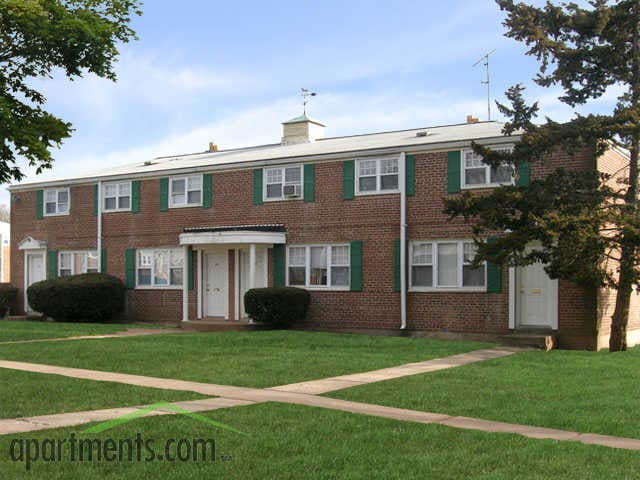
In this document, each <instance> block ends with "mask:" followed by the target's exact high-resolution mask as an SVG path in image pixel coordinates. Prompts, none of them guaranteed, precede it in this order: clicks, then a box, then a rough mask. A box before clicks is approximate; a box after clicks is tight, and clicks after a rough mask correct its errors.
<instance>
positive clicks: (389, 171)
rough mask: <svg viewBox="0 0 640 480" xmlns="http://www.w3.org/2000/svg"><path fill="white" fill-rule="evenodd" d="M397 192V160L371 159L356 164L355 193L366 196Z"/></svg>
mask: <svg viewBox="0 0 640 480" xmlns="http://www.w3.org/2000/svg"><path fill="white" fill-rule="evenodd" d="M397 191H398V159H397V158H395V157H394V158H371V159H362V160H358V161H357V162H356V192H358V193H361V194H367V193H385V192H397Z"/></svg>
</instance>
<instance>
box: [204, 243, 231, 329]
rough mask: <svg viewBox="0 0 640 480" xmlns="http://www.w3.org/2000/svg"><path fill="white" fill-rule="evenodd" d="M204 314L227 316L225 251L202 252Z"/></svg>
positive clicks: (227, 287) (227, 279)
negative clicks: (203, 266) (203, 259)
mask: <svg viewBox="0 0 640 480" xmlns="http://www.w3.org/2000/svg"><path fill="white" fill-rule="evenodd" d="M204 258H205V261H204V264H205V271H204V287H205V288H204V297H205V301H204V307H205V311H204V313H205V316H207V317H223V318H229V259H228V257H227V251H226V250H224V251H222V250H221V251H210V252H206V253H205V254H204Z"/></svg>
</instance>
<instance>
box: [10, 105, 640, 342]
mask: <svg viewBox="0 0 640 480" xmlns="http://www.w3.org/2000/svg"><path fill="white" fill-rule="evenodd" d="M283 126H284V134H283V138H282V141H281V143H278V144H274V145H262V146H257V147H249V148H239V149H233V150H221V151H218V150H217V147H216V146H215V145H211V146H210V149H209V151H207V152H204V153H198V154H193V155H180V156H172V157H162V158H156V159H154V160H151V161H147V162H137V163H133V164H130V165H126V166H116V167H113V168H111V169H109V170H105V171H102V172H97V173H93V174H90V175H84V176H79V177H76V178H70V179H65V180H60V181H49V182H40V183H31V184H23V185H15V186H13V187H11V192H12V197H13V203H12V206H11V221H12V235H13V242H14V244H16V245H18V248H16V249H15V252H14V254H13V257H12V272H13V273H12V282H13V283H14V284H15V285H16V286H18V287H19V288H20V289H21V290H22V291H23V292H24V291H25V290H26V287H27V286H28V285H29V284H31V283H32V282H34V281H37V280H41V279H43V278H45V277H46V276H49V277H55V276H58V275H71V274H77V273H82V272H92V271H100V270H102V271H106V272H108V273H110V274H113V275H116V276H118V277H120V278H122V279H123V280H124V281H125V282H126V284H127V287H128V288H129V291H128V294H127V309H126V314H127V316H128V317H129V318H130V319H134V320H138V321H150V322H157V321H164V322H166V321H171V322H176V323H178V322H180V321H192V322H198V321H203V320H205V319H208V318H224V319H229V320H238V319H243V318H244V317H245V313H244V308H243V302H242V298H243V295H244V293H245V292H246V291H247V290H248V289H249V288H252V287H262V286H267V285H294V286H299V287H303V288H307V289H308V290H310V291H311V292H312V295H311V296H312V302H311V309H310V315H309V318H308V320H307V323H306V325H305V326H307V327H309V328H323V329H334V330H358V329H361V330H365V329H384V330H391V329H393V330H398V329H401V328H406V329H410V330H425V331H441V332H453V333H459V334H486V335H493V336H495V335H505V334H509V333H512V332H518V331H521V330H531V329H535V330H536V331H543V332H553V333H554V334H555V335H556V336H557V338H558V342H559V345H560V346H561V347H567V348H590V349H594V348H597V347H598V346H600V345H603V344H604V343H605V342H606V339H607V336H608V330H607V328H608V323H609V319H608V318H605V315H610V311H609V310H608V308H609V306H608V305H609V303H610V300H609V295H608V294H607V293H606V292H595V291H588V290H585V289H582V288H578V287H577V286H575V285H572V284H570V283H569V282H565V281H557V280H551V279H549V278H548V276H547V275H546V273H545V272H544V270H543V267H542V265H534V266H530V267H527V268H512V269H503V270H501V269H500V268H498V267H497V266H496V265H492V264H487V265H484V266H483V267H482V268H481V269H476V270H474V269H472V268H471V265H470V262H471V259H472V258H473V256H474V246H473V243H472V241H471V238H472V234H471V226H470V225H469V224H467V223H465V222H464V221H463V220H461V219H455V220H453V221H449V220H448V217H447V215H445V214H444V213H443V197H446V196H447V195H456V194H458V193H459V192H460V191H462V190H473V191H478V192H481V191H484V190H487V189H491V188H492V187H495V186H496V185H499V184H501V183H510V182H513V181H514V180H513V175H512V172H511V171H510V170H508V169H503V168H498V169H492V168H490V167H488V166H487V165H485V164H484V163H483V162H482V159H481V158H478V157H477V156H476V155H475V154H474V153H473V152H472V151H471V150H470V144H471V141H472V140H476V141H479V142H482V143H484V144H487V145H491V146H493V147H495V148H510V146H512V145H513V142H514V141H516V140H517V137H505V136H504V135H503V134H502V133H501V132H502V125H501V124H500V123H497V122H480V123H468V124H460V125H448V126H439V127H429V128H420V129H414V130H404V131H394V132H384V133H376V134H367V135H355V136H348V137H338V138H322V137H323V129H324V126H323V125H322V124H320V123H318V122H315V121H313V120H310V119H309V118H307V117H305V116H303V117H298V118H296V119H293V120H291V121H289V122H286V123H284V124H283ZM623 161H627V159H626V158H625V157H624V153H623V152H618V151H617V150H613V149H612V150H611V151H610V152H608V153H607V155H606V156H605V157H604V158H601V159H596V158H594V156H593V154H592V153H590V152H583V153H581V154H579V155H576V156H574V157H568V156H566V155H556V156H552V157H551V158H548V159H547V160H546V161H544V162H537V163H536V164H533V165H531V166H529V165H528V164H527V165H523V166H522V167H521V171H520V172H519V176H518V178H519V180H518V181H520V182H528V181H530V178H539V177H541V176H544V175H546V174H548V173H550V172H551V171H553V170H554V169H556V168H557V167H559V166H561V165H562V166H564V167H566V168H573V169H593V168H595V167H596V162H598V164H599V166H601V167H602V168H608V167H607V165H608V166H612V165H613V164H616V163H620V162H623ZM600 164H602V165H600ZM403 225H406V228H403V227H402V226H403ZM21 298H22V300H21V301H22V303H23V305H24V307H25V310H29V307H28V305H26V295H23V296H22V297H21ZM598 300H599V301H598ZM601 324H602V328H600V325H601ZM630 332H631V333H630V341H632V342H636V341H640V319H639V318H638V314H637V310H634V311H633V315H632V320H631V322H630Z"/></svg>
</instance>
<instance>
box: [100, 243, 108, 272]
mask: <svg viewBox="0 0 640 480" xmlns="http://www.w3.org/2000/svg"><path fill="white" fill-rule="evenodd" d="M100 273H107V249H106V248H103V249H102V251H101V252H100Z"/></svg>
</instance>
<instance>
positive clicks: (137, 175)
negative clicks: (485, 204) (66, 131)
mask: <svg viewBox="0 0 640 480" xmlns="http://www.w3.org/2000/svg"><path fill="white" fill-rule="evenodd" d="M519 138H520V135H518V134H514V135H511V136H507V135H499V136H494V137H481V138H467V139H461V140H453V141H444V142H434V143H424V144H407V145H395V146H392V147H384V148H371V149H359V150H352V151H341V152H331V153H322V154H315V155H300V156H285V157H280V158H270V159H265V160H255V161H240V162H234V163H226V164H221V165H215V164H211V165H200V166H189V167H184V168H171V169H167V168H161V169H158V170H153V171H147V172H128V173H118V174H113V175H95V176H86V177H75V178H66V179H59V180H48V181H43V182H33V183H25V184H18V185H10V186H9V187H7V190H9V191H10V192H19V191H27V190H35V189H38V188H46V187H56V186H68V185H80V184H93V183H96V182H99V181H102V182H109V181H116V180H122V179H143V178H157V177H161V176H165V175H170V176H171V175H181V174H185V173H200V172H216V171H227V170H245V169H251V168H256V167H264V166H269V165H278V164H286V163H299V162H322V161H332V160H338V159H344V158H358V157H367V156H374V155H385V154H392V153H400V152H405V153H417V152H434V151H442V150H447V149H451V148H465V147H469V145H470V143H471V142H478V143H482V144H499V143H513V142H516V141H518V139H519Z"/></svg>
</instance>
